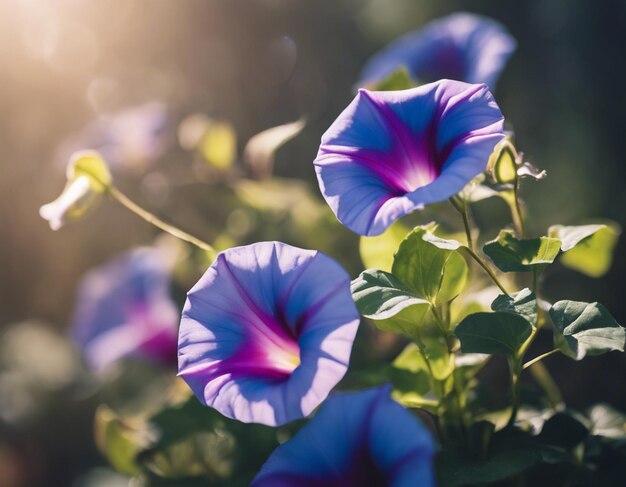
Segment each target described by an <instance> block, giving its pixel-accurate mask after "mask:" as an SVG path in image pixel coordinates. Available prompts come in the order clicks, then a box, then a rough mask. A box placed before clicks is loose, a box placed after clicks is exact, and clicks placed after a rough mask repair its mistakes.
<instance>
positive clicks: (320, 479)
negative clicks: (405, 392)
mask: <svg viewBox="0 0 626 487" xmlns="http://www.w3.org/2000/svg"><path fill="white" fill-rule="evenodd" d="M433 454H434V442H433V440H432V437H431V436H430V434H429V432H428V431H427V430H426V428H424V426H423V425H422V424H421V423H420V421H419V420H417V418H415V417H414V416H413V415H412V414H411V413H409V412H408V411H407V410H406V409H404V408H403V407H401V406H400V405H399V404H397V403H395V402H394V401H393V400H391V398H390V397H389V389H388V388H387V387H383V388H376V389H370V390H366V391H361V392H356V393H343V394H337V395H335V396H333V397H332V398H330V399H329V400H328V401H327V402H326V403H325V404H324V406H322V408H321V409H320V411H319V412H318V413H317V415H316V416H315V417H314V418H313V420H312V421H311V422H310V423H309V424H307V425H306V426H305V427H304V428H302V429H301V430H300V431H299V432H298V434H296V436H294V437H293V438H292V439H290V440H289V441H287V442H286V443H284V444H283V445H281V446H279V447H278V448H277V449H276V450H275V451H274V453H273V454H272V455H271V456H270V458H269V459H268V461H267V462H266V463H265V465H264V466H263V468H262V469H261V471H260V473H259V474H258V475H257V477H256V478H255V479H254V480H253V482H252V484H251V486H252V487H266V486H267V487H277V486H280V487H296V486H307V487H318V486H319V487H321V486H328V487H333V486H341V487H350V486H362V485H368V486H372V487H377V486H393V487H405V486H406V487H409V486H415V485H419V486H431V485H434V478H433V468H432V458H433Z"/></svg>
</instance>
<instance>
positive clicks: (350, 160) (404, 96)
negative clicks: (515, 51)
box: [314, 80, 504, 235]
mask: <svg viewBox="0 0 626 487" xmlns="http://www.w3.org/2000/svg"><path fill="white" fill-rule="evenodd" d="M503 120H504V119H503V117H502V113H501V112H500V109H499V108H498V105H497V104H496V102H495V100H494V99H493V96H492V95H491V93H490V92H489V89H488V88H487V86H486V85H484V84H479V85H470V84H467V83H463V82H460V81H451V80H441V81H438V82H435V83H430V84H427V85H423V86H420V87H417V88H412V89H409V90H403V91H380V92H377V91H368V90H364V89H361V90H359V93H358V94H357V96H356V98H355V99H354V100H353V101H352V103H350V105H348V107H347V108H346V109H345V110H344V111H343V112H342V113H341V115H339V117H338V118H337V120H335V122H333V124H332V125H331V126H330V128H329V129H328V130H327V131H326V133H325V134H324V135H323V136H322V143H321V146H320V149H319V152H318V154H317V158H316V159H315V162H314V164H315V171H316V173H317V179H318V182H319V185H320V189H321V191H322V194H323V196H324V198H325V199H326V202H327V203H328V204H329V206H330V207H331V209H332V210H333V212H334V213H335V215H336V216H337V218H338V219H339V221H341V222H342V223H343V224H344V225H345V226H347V227H348V228H349V229H351V230H352V231H353V232H356V233H358V234H360V235H378V234H380V233H382V232H383V231H384V230H385V229H386V228H387V227H388V226H389V225H391V223H393V222H394V221H395V220H397V219H398V218H400V217H402V216H404V215H406V214H408V213H410V212H412V211H414V210H416V209H419V208H423V207H424V206H425V205H427V204H430V203H436V202H439V201H445V200H446V199H448V198H450V197H451V196H453V195H455V194H456V193H458V192H459V191H460V190H461V189H463V187H464V186H465V185H466V184H467V183H469V182H470V181H471V180H472V179H473V178H474V177H476V176H477V175H478V174H480V173H481V172H483V171H484V170H485V168H486V165H487V161H488V159H489V155H490V154H491V152H492V150H493V148H494V147H495V145H496V144H497V143H498V142H499V141H500V140H502V138H503V137H504V133H503Z"/></svg>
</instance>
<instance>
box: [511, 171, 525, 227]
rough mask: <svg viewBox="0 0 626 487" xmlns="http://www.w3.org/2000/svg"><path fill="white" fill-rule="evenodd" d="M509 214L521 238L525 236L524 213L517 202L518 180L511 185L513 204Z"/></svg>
mask: <svg viewBox="0 0 626 487" xmlns="http://www.w3.org/2000/svg"><path fill="white" fill-rule="evenodd" d="M511 216H512V217H513V223H514V224H515V228H516V229H517V232H518V233H519V234H520V236H521V237H522V238H523V237H525V236H526V225H525V224H524V214H523V213H522V207H521V206H520V204H519V180H518V179H516V180H515V185H514V186H513V206H512V207H511Z"/></svg>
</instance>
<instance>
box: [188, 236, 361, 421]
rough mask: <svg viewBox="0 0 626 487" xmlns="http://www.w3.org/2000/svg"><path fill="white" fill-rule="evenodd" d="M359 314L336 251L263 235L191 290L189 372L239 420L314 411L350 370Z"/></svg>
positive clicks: (202, 396)
mask: <svg viewBox="0 0 626 487" xmlns="http://www.w3.org/2000/svg"><path fill="white" fill-rule="evenodd" d="M358 324H359V314H358V312H357V310H356V307H355V305H354V302H353V301H352V297H351V295H350V278H349V276H348V274H347V273H346V272H345V271H344V270H343V269H342V268H341V266H340V265H339V264H337V263H336V262H335V261H334V260H332V259H330V258H329V257H327V256H326V255H324V254H322V253H320V252H316V251H311V250H302V249H299V248H296V247H291V246H289V245H286V244H283V243H279V242H263V243H257V244H253V245H249V246H245V247H236V248H232V249H229V250H227V251H225V252H222V253H221V254H220V255H219V256H218V258H217V260H216V261H215V262H214V263H213V265H212V266H211V267H210V268H209V269H208V270H207V272H206V273H205V275H204V276H203V277H202V278H201V279H200V281H198V283H197V284H196V285H195V286H194V287H193V289H192V290H191V291H190V292H189V294H188V300H187V303H186V305H185V308H184V310H183V317H182V321H181V326H180V335H179V349H178V357H179V375H180V376H182V377H183V378H184V379H185V381H187V383H188V384H189V385H190V387H191V388H192V389H193V390H194V392H195V394H196V396H197V397H198V399H199V400H200V401H201V402H202V403H204V404H206V405H207V406H211V407H214V408H215V409H217V410H218V411H220V412H221V413H222V414H224V415H225V416H227V417H229V418H234V419H238V420H240V421H244V422H254V423H263V424H267V425H273V426H274V425H279V424H283V423H286V422H289V421H292V420H294V419H298V418H302V417H304V416H306V415H308V414H309V413H310V412H311V411H312V410H313V409H314V408H315V407H317V406H318V405H319V404H320V403H321V402H322V401H323V400H324V399H325V398H326V396H327V395H328V393H329V392H330V390H331V389H332V388H333V387H334V386H335V385H336V384H337V382H338V381H339V380H340V379H341V378H342V377H343V375H344V374H345V372H346V369H347V367H348V362H349V358H350V352H351V349H352V342H353V341H354V336H355V334H356V330H357V327H358Z"/></svg>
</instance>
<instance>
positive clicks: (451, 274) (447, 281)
mask: <svg viewBox="0 0 626 487" xmlns="http://www.w3.org/2000/svg"><path fill="white" fill-rule="evenodd" d="M432 228H433V226H432V225H431V226H421V227H416V228H415V229H413V231H411V233H409V234H408V235H407V236H406V238H405V239H404V240H403V241H402V243H401V244H400V247H399V248H398V252H397V253H396V255H395V256H394V259H393V266H392V272H393V274H394V275H396V276H397V277H399V278H400V280H401V281H402V282H404V283H405V284H406V285H407V286H408V287H409V288H410V289H412V290H413V291H414V292H416V293H417V294H418V295H419V296H421V297H423V298H424V299H426V300H428V301H429V302H430V303H432V304H435V305H437V304H442V303H446V302H448V301H451V300H452V299H454V298H455V297H456V296H458V295H459V294H460V292H461V291H462V290H463V288H464V287H465V281H466V280H467V274H468V267H467V263H466V262H465V259H464V258H463V257H462V256H461V255H460V254H459V252H458V250H457V249H459V248H460V247H461V244H460V243H459V242H455V241H453V240H444V239H441V238H439V237H436V236H435V235H433V234H432V233H431V232H430V231H429V230H430V229H432Z"/></svg>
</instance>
